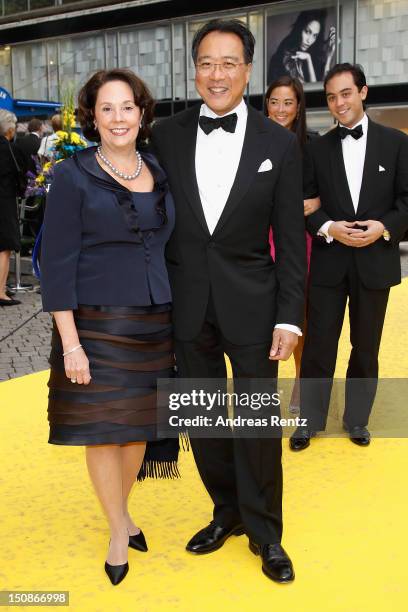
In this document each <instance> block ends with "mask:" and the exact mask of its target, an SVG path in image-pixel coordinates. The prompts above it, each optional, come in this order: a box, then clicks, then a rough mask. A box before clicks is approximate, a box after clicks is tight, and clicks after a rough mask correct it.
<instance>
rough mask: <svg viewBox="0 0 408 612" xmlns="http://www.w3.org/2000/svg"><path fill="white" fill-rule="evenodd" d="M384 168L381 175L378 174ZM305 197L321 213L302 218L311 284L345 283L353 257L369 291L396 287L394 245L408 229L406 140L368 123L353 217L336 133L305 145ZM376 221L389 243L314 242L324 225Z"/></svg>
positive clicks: (397, 274)
mask: <svg viewBox="0 0 408 612" xmlns="http://www.w3.org/2000/svg"><path fill="white" fill-rule="evenodd" d="M381 168H383V169H384V170H381ZM304 190H305V193H304V195H305V197H311V196H315V195H319V196H320V199H321V208H320V209H319V210H317V211H316V212H315V213H313V214H312V215H309V216H308V217H307V229H308V230H309V232H310V233H311V234H312V236H313V237H314V238H316V239H315V240H314V242H313V249H312V259H311V266H310V281H311V283H312V284H314V285H321V286H327V287H333V286H335V285H337V284H338V283H340V282H341V280H342V279H343V278H344V276H345V274H346V271H347V267H348V265H349V263H350V258H351V257H354V258H355V262H356V266H357V270H358V273H359V277H360V280H361V281H362V283H363V284H364V285H365V286H366V287H367V288H368V289H386V288H387V287H391V286H392V285H397V284H398V283H400V282H401V263H400V255H399V247H398V244H399V242H400V241H401V239H402V238H403V235H404V233H405V232H406V231H407V229H408V137H407V136H406V135H405V134H404V133H403V132H400V131H399V130H394V129H391V128H388V127H384V126H382V125H379V124H378V123H374V122H373V121H371V120H370V119H369V121H368V131H367V148H366V156H365V163H364V171H363V181H362V185H361V191H360V199H359V203H358V208H357V213H356V212H355V211H354V207H353V202H352V199H351V195H350V191H349V187H348V182H347V176H346V171H345V167H344V161H343V152H342V146H341V139H340V137H339V135H338V131H337V128H335V129H333V130H331V131H330V132H328V133H327V134H325V135H324V136H322V137H321V138H317V139H314V140H312V141H310V142H309V144H308V145H307V147H306V154H305V157H304ZM368 219H376V220H378V221H381V222H382V223H383V224H384V225H385V227H386V228H387V229H388V230H389V232H390V234H391V241H390V242H387V241H385V240H384V239H383V238H380V239H379V240H377V241H376V242H374V243H373V244H371V245H369V246H367V247H362V248H354V247H348V246H345V245H343V244H341V243H340V242H337V241H336V240H334V241H333V242H332V243H330V244H328V243H326V241H325V240H324V239H323V238H317V236H316V234H317V232H318V230H319V229H320V227H321V226H322V225H323V223H325V222H326V221H328V220H332V221H364V220H368Z"/></svg>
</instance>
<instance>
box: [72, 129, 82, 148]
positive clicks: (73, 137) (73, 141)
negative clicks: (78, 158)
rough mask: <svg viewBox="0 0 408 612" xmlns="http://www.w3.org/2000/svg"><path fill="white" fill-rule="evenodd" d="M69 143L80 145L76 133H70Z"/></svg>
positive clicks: (79, 139)
mask: <svg viewBox="0 0 408 612" xmlns="http://www.w3.org/2000/svg"><path fill="white" fill-rule="evenodd" d="M71 142H72V144H75V145H79V144H80V143H81V138H80V137H79V134H77V133H76V132H71Z"/></svg>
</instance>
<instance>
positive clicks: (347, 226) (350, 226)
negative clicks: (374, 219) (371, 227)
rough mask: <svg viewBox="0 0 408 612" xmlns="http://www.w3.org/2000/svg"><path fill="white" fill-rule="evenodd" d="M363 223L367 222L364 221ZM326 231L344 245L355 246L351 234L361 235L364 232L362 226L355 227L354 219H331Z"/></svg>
mask: <svg viewBox="0 0 408 612" xmlns="http://www.w3.org/2000/svg"><path fill="white" fill-rule="evenodd" d="M364 223H367V222H366V221H364ZM328 233H329V235H330V236H333V238H334V239H335V240H337V241H338V242H341V243H342V244H345V245H346V246H357V245H356V242H355V241H353V240H352V236H354V237H357V236H361V235H362V234H365V233H366V232H365V231H364V230H363V229H362V228H357V227H356V224H355V221H333V223H331V224H330V227H329V229H328Z"/></svg>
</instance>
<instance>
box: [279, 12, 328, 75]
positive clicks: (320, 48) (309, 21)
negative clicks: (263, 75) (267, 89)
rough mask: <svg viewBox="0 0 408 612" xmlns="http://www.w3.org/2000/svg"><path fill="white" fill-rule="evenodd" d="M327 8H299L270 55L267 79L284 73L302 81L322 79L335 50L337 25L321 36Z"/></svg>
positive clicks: (323, 31)
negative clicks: (290, 26)
mask: <svg viewBox="0 0 408 612" xmlns="http://www.w3.org/2000/svg"><path fill="white" fill-rule="evenodd" d="M326 19H327V11H326V10H325V9H321V10H316V11H302V12H301V13H299V15H298V17H297V19H296V21H295V23H294V24H293V26H292V29H291V31H290V33H289V34H288V35H287V36H286V37H285V38H284V39H283V40H282V42H281V43H280V45H279V47H278V48H277V50H276V52H275V53H274V54H273V56H272V57H271V59H270V62H269V67H268V83H270V82H271V81H274V80H275V79H277V78H279V77H280V76H282V75H283V74H287V75H289V76H291V77H293V78H297V79H299V81H301V82H302V83H315V82H316V81H323V79H324V76H325V74H326V73H327V72H328V71H329V70H330V66H331V62H332V60H333V57H334V53H335V51H336V28H335V27H334V26H331V27H330V30H329V38H328V39H327V40H325V39H324V33H325V26H326Z"/></svg>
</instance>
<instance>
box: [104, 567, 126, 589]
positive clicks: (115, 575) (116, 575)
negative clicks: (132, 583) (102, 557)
mask: <svg viewBox="0 0 408 612" xmlns="http://www.w3.org/2000/svg"><path fill="white" fill-rule="evenodd" d="M128 571H129V563H128V562H127V561H126V563H123V564H122V565H110V564H109V563H108V562H107V561H105V572H106V573H107V574H108V577H109V580H110V581H111V583H112V584H113V585H115V586H116V585H117V584H119V583H120V582H122V580H123V579H124V577H125V576H126V574H127V573H128Z"/></svg>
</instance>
